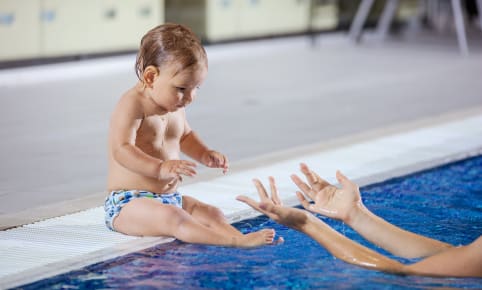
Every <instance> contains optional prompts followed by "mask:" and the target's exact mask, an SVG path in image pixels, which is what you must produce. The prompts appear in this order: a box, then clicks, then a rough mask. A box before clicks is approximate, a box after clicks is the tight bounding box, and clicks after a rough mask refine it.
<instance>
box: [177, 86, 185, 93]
mask: <svg viewBox="0 0 482 290" xmlns="http://www.w3.org/2000/svg"><path fill="white" fill-rule="evenodd" d="M176 89H177V90H178V91H179V92H181V93H184V91H185V90H186V88H181V87H176Z"/></svg>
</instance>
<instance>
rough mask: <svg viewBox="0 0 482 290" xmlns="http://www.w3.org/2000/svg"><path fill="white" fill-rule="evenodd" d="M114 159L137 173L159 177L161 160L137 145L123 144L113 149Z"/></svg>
mask: <svg viewBox="0 0 482 290" xmlns="http://www.w3.org/2000/svg"><path fill="white" fill-rule="evenodd" d="M113 154H114V159H115V160H116V161H117V162H118V163H119V164H120V165H122V166H123V167H125V168H127V169H128V170H130V171H133V172H135V173H137V174H140V175H143V176H147V177H152V178H159V172H160V166H161V164H162V160H160V159H158V158H155V157H152V156H150V155H148V154H146V153H144V152H143V151H142V150H140V149H139V148H138V147H136V146H134V145H131V144H123V145H121V146H119V147H118V148H117V149H116V150H114V151H113Z"/></svg>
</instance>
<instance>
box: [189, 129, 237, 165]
mask: <svg viewBox="0 0 482 290" xmlns="http://www.w3.org/2000/svg"><path fill="white" fill-rule="evenodd" d="M181 151H182V152H183V153H184V154H186V155H187V156H189V157H191V158H192V159H194V160H196V161H197V162H199V163H201V164H203V165H205V166H208V167H213V168H223V172H224V173H226V172H227V171H228V168H229V161H228V158H227V157H226V156H225V155H223V154H221V153H219V152H217V151H214V150H211V149H209V148H208V147H207V146H206V145H205V144H204V142H203V141H202V140H201V138H200V137H199V135H198V134H196V132H194V131H193V130H192V129H191V128H190V127H189V124H188V123H187V121H186V122H185V135H184V136H183V138H182V139H181Z"/></svg>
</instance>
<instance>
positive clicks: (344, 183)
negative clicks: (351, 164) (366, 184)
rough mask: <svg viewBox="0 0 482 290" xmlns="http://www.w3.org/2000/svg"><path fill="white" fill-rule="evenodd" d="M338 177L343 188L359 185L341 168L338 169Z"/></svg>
mask: <svg viewBox="0 0 482 290" xmlns="http://www.w3.org/2000/svg"><path fill="white" fill-rule="evenodd" d="M336 179H337V180H338V182H339V183H340V185H341V187H342V188H358V185H357V184H356V183H354V182H353V181H351V180H350V179H348V177H346V176H345V175H344V174H343V173H341V171H340V170H337V171H336Z"/></svg>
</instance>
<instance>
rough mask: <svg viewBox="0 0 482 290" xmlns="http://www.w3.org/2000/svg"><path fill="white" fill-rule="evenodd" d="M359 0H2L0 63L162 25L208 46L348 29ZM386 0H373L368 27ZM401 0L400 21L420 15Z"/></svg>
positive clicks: (49, 55) (89, 49)
mask: <svg viewBox="0 0 482 290" xmlns="http://www.w3.org/2000/svg"><path fill="white" fill-rule="evenodd" d="M359 2H360V1H351V0H350V1H349V0H345V1H336V0H0V40H1V45H0V64H3V67H9V66H11V65H13V64H19V63H27V64H30V63H33V62H34V61H37V62H38V61H39V60H55V59H66V58H70V59H71V58H82V57H86V56H95V55H103V54H113V53H123V52H133V51H135V50H136V49H137V48H138V44H139V40H140V38H141V36H142V35H143V34H144V33H145V32H146V31H147V30H148V29H150V28H152V27H153V26H155V25H157V24H160V23H163V22H166V21H167V22H175V23H182V24H185V25H188V26H189V27H191V28H192V29H193V30H194V31H195V32H196V33H197V34H198V35H199V37H201V39H202V40H203V41H204V42H205V43H216V42H226V41H236V40H243V39H252V38H263V37H273V36H285V35H292V34H304V33H314V32H323V31H334V30H340V29H346V28H347V27H348V25H349V24H350V23H351V21H352V19H353V15H354V14H355V12H356V9H357V7H358V4H359ZM384 2H385V1H384V0H379V1H375V4H374V8H373V9H372V11H371V13H370V16H369V19H368V20H369V21H368V24H370V23H372V20H374V19H376V18H377V17H378V15H379V13H380V11H381V9H382V7H383V4H384ZM417 2H418V1H414V0H405V1H401V3H400V5H399V7H398V11H397V20H398V21H405V20H407V19H410V17H413V16H414V15H415V11H416V8H417Z"/></svg>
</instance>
